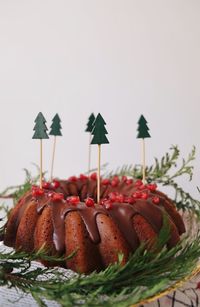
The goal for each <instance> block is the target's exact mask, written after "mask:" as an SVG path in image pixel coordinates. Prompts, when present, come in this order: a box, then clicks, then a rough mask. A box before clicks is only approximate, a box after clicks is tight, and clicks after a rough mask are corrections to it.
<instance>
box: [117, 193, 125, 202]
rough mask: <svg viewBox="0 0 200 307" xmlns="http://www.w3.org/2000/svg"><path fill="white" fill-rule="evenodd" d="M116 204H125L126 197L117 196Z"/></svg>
mask: <svg viewBox="0 0 200 307" xmlns="http://www.w3.org/2000/svg"><path fill="white" fill-rule="evenodd" d="M116 202H119V203H123V202H124V195H123V194H119V195H117V196H116Z"/></svg>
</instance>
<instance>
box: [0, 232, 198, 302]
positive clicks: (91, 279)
mask: <svg viewBox="0 0 200 307" xmlns="http://www.w3.org/2000/svg"><path fill="white" fill-rule="evenodd" d="M163 233H165V231H164V232H163ZM160 239H161V240H163V238H160ZM39 256H40V257H44V258H43V259H47V258H46V256H45V254H43V253H42V252H40V253H37V254H34V253H33V254H31V255H28V254H26V253H20V252H9V253H6V252H2V253H0V276H1V278H0V285H1V286H5V285H7V286H9V287H15V288H17V289H21V290H22V291H24V292H26V293H30V294H32V296H33V297H34V299H35V300H36V301H37V303H38V305H39V306H46V304H45V302H44V298H45V299H48V300H53V301H57V302H58V303H60V304H61V306H79V305H83V306H101V305H105V306H113V305H115V306H120V307H121V306H124V307H125V306H130V304H135V303H138V302H139V301H140V300H141V299H146V298H147V297H149V296H152V295H154V294H156V293H158V292H160V291H163V290H164V289H166V288H167V287H168V286H169V284H171V283H174V282H175V281H177V280H180V279H182V278H183V277H185V276H186V275H187V274H190V273H191V271H192V269H193V268H194V267H195V265H196V262H197V259H198V257H199V256H200V235H199V234H197V236H196V238H195V240H194V241H192V242H191V239H189V238H188V239H185V240H183V241H182V242H181V243H180V244H178V245H177V246H176V247H174V248H173V249H171V250H166V248H165V247H164V248H163V249H162V250H161V251H160V253H158V254H155V253H152V252H147V251H146V250H144V247H143V246H142V247H140V248H139V249H138V250H137V251H136V253H135V254H133V255H132V256H131V258H130V259H129V261H128V262H127V264H126V265H125V266H121V265H120V261H121V257H119V262H118V263H116V264H114V265H111V266H109V267H108V268H107V269H106V270H104V271H102V272H100V273H96V272H94V273H92V274H90V275H88V276H84V275H78V274H74V277H72V278H67V277H66V276H65V273H64V271H63V270H58V269H47V268H36V269H31V267H30V262H31V261H33V260H36V259H37V258H38V257H39ZM48 260H50V261H55V260H56V258H55V257H48ZM59 261H60V259H59ZM183 263H184V266H183Z"/></svg>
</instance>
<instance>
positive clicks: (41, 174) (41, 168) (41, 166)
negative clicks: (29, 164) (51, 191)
mask: <svg viewBox="0 0 200 307" xmlns="http://www.w3.org/2000/svg"><path fill="white" fill-rule="evenodd" d="M42 162H43V161H42V139H40V189H42V177H43V171H42V170H43V165H42V164H43V163H42Z"/></svg>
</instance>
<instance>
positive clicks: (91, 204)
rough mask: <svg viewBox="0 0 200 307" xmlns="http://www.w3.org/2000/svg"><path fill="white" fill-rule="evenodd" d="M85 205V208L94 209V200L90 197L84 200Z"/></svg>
mask: <svg viewBox="0 0 200 307" xmlns="http://www.w3.org/2000/svg"><path fill="white" fill-rule="evenodd" d="M85 204H86V206H87V207H94V199H93V198H90V197H88V198H86V199H85Z"/></svg>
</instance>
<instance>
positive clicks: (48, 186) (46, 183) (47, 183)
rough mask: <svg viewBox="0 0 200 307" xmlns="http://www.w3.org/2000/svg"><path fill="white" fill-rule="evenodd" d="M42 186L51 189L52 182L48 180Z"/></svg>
mask: <svg viewBox="0 0 200 307" xmlns="http://www.w3.org/2000/svg"><path fill="white" fill-rule="evenodd" d="M42 187H43V189H49V188H50V182H48V181H45V182H43V183H42Z"/></svg>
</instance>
